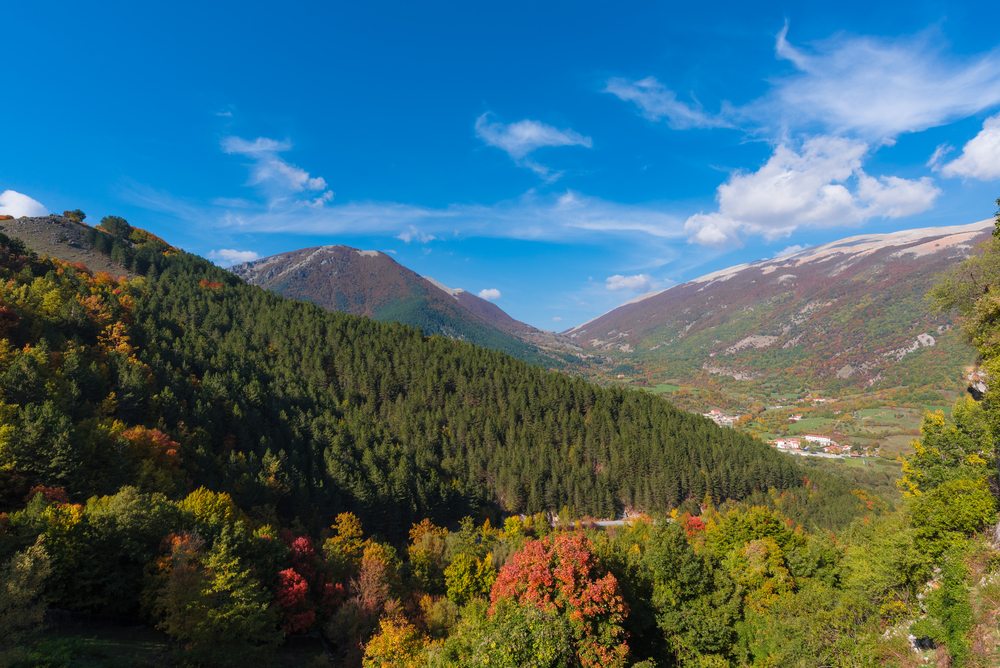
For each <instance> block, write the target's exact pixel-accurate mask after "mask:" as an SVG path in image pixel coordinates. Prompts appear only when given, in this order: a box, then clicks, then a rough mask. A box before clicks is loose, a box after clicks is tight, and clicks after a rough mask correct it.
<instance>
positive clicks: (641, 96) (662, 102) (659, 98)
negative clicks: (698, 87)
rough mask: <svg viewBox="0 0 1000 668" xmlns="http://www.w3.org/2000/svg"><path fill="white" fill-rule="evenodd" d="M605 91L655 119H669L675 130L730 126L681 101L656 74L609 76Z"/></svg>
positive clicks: (669, 123)
mask: <svg viewBox="0 0 1000 668" xmlns="http://www.w3.org/2000/svg"><path fill="white" fill-rule="evenodd" d="M604 92H605V93H611V94H612V95H614V96H615V97H617V98H618V99H620V100H623V101H625V102H631V103H633V104H635V106H636V107H638V108H639V111H640V112H642V115H643V116H645V117H646V118H648V119H649V120H651V121H663V120H665V121H666V123H667V125H669V126H670V127H672V128H674V129H675V130H685V129H688V128H719V127H730V124H729V123H728V122H727V121H726V120H725V119H723V118H722V117H721V116H711V115H709V114H706V113H705V112H704V111H702V110H701V108H700V107H698V106H694V105H690V104H686V103H684V102H681V101H680V100H678V99H677V94H676V93H674V92H673V91H672V90H669V89H667V88H665V87H664V86H663V84H661V83H660V82H659V81H657V80H656V78H655V77H646V78H645V79H639V80H637V81H630V80H628V79H622V78H620V77H615V78H613V79H609V80H608V83H607V85H606V86H605V87H604Z"/></svg>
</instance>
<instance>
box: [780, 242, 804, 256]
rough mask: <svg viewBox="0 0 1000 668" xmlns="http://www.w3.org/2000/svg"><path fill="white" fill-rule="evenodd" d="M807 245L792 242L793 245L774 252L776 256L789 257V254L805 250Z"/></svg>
mask: <svg viewBox="0 0 1000 668" xmlns="http://www.w3.org/2000/svg"><path fill="white" fill-rule="evenodd" d="M805 249H806V247H805V246H803V245H802V244H792V245H791V246H785V247H784V248H782V249H781V250H780V251H778V252H777V253H775V254H774V258H775V259H777V258H780V257H788V256H789V255H795V254H796V253H798V252H799V251H802V250H805Z"/></svg>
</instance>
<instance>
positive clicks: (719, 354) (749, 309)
mask: <svg viewBox="0 0 1000 668" xmlns="http://www.w3.org/2000/svg"><path fill="white" fill-rule="evenodd" d="M992 227H993V221H983V222H979V223H974V224H971V225H963V226H954V227H937V228H924V229H913V230H906V231H901V232H894V233H890V234H865V235H859V236H854V237H849V238H846V239H841V240H839V241H835V242H832V243H828V244H824V245H822V246H817V247H814V248H808V249H805V250H799V251H797V252H794V253H790V254H787V255H783V256H781V257H776V258H773V259H769V260H762V261H759V262H753V263H749V264H742V265H737V266H734V267H730V268H728V269H723V270H721V271H716V272H713V273H711V274H708V275H705V276H702V277H700V278H697V279H695V280H693V281H689V282H687V283H684V284H682V285H677V286H674V287H672V288H669V289H667V290H664V291H662V292H659V293H656V294H652V295H648V296H645V297H642V298H639V299H637V300H634V301H633V302H631V303H628V304H624V305H622V306H620V307H618V308H616V309H614V310H612V311H610V312H609V313H606V314H604V315H602V316H600V317H598V318H595V319H593V320H591V321H590V322H587V323H584V324H582V325H579V326H578V327H575V328H573V329H571V330H569V331H567V332H565V334H566V335H568V336H569V337H570V338H571V339H573V340H574V341H576V342H577V343H579V344H580V345H581V346H583V347H584V348H585V349H590V350H595V351H603V352H605V353H609V354H612V355H613V356H615V357H616V358H617V359H618V360H619V361H620V362H621V363H623V364H626V365H627V367H626V368H629V369H630V372H631V373H632V374H633V375H635V376H643V377H645V378H647V379H648V380H652V381H656V382H660V383H663V382H673V383H677V384H681V385H697V384H703V385H704V384H715V385H719V384H722V385H723V386H725V387H727V388H728V389H729V390H730V391H731V393H737V394H742V395H749V396H751V397H752V398H753V399H755V400H759V401H771V402H776V401H779V400H786V399H794V398H801V397H804V396H808V395H810V394H816V393H845V392H851V391H860V390H866V391H874V390H878V389H880V388H887V387H897V386H903V385H906V386H908V387H909V388H910V389H911V390H912V391H917V390H919V389H920V388H927V387H934V388H942V387H955V386H957V383H958V378H959V377H960V376H959V374H960V370H961V368H962V366H963V364H969V363H971V362H972V361H973V359H974V357H975V356H974V354H973V352H972V350H971V348H970V347H969V346H968V345H967V344H966V343H965V342H964V341H963V340H962V338H961V336H960V335H959V334H958V333H957V332H956V331H954V330H953V328H952V322H951V318H950V317H949V316H948V315H945V314H937V313H934V312H932V309H931V308H930V305H929V304H928V302H927V300H926V293H927V291H928V290H929V289H930V287H931V286H932V285H933V284H934V282H935V280H936V277H937V275H938V274H939V273H940V272H941V271H943V270H945V269H947V268H948V267H951V266H953V265H954V264H955V263H957V262H958V261H960V260H962V259H963V258H965V257H967V256H968V255H969V254H970V253H971V252H973V249H974V248H975V247H976V246H977V244H979V243H980V242H982V241H984V240H986V239H987V238H989V236H990V231H991V229H992ZM624 375H626V376H627V375H628V373H626V374H624Z"/></svg>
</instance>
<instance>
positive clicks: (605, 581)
mask: <svg viewBox="0 0 1000 668" xmlns="http://www.w3.org/2000/svg"><path fill="white" fill-rule="evenodd" d="M490 599H491V601H492V602H493V604H494V605H495V604H496V603H497V601H500V600H502V599H512V600H514V601H516V602H518V603H523V604H529V605H533V606H535V607H537V608H540V609H542V610H546V611H552V610H557V611H559V612H560V613H561V614H565V615H566V617H567V618H568V619H569V621H570V624H571V625H572V627H573V631H574V635H575V637H576V653H577V657H578V658H579V660H580V663H581V665H583V666H584V667H585V668H589V667H596V666H601V667H603V668H611V667H615V666H624V665H625V662H626V658H627V656H628V644H627V643H626V638H625V629H624V628H623V627H622V623H623V622H624V621H625V616H626V615H627V614H628V609H627V607H626V605H625V601H624V599H623V598H622V596H621V593H620V592H619V589H618V580H617V579H616V578H615V576H614V575H612V574H611V573H608V572H607V571H606V569H604V568H602V567H601V564H600V563H599V562H598V560H597V558H596V557H595V556H594V553H593V550H592V549H591V544H590V541H589V540H588V539H587V537H586V536H585V535H584V534H582V533H580V532H572V533H559V534H556V535H555V536H547V537H545V538H542V539H541V540H533V541H530V542H528V543H527V544H525V546H524V547H523V548H522V549H521V550H520V551H519V552H516V553H515V554H514V555H513V556H512V557H511V558H510V560H509V561H508V562H507V563H506V564H505V565H504V567H503V568H502V569H501V570H500V573H499V574H498V576H497V579H496V582H494V584H493V590H492V591H491V592H490Z"/></svg>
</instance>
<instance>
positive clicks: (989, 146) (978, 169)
mask: <svg viewBox="0 0 1000 668" xmlns="http://www.w3.org/2000/svg"><path fill="white" fill-rule="evenodd" d="M941 173H942V174H943V175H945V176H965V177H968V178H972V179H980V180H983V181H989V180H993V179H1000V114H997V115H996V116H991V117H989V118H987V119H986V120H985V121H984V122H983V129H982V130H980V131H979V134H977V135H976V136H975V137H973V138H972V139H970V140H969V142H968V143H967V144H966V145H965V147H964V148H963V149H962V155H960V156H958V157H957V158H955V159H954V160H952V161H951V162H949V163H948V164H946V165H945V166H944V167H942V168H941Z"/></svg>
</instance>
